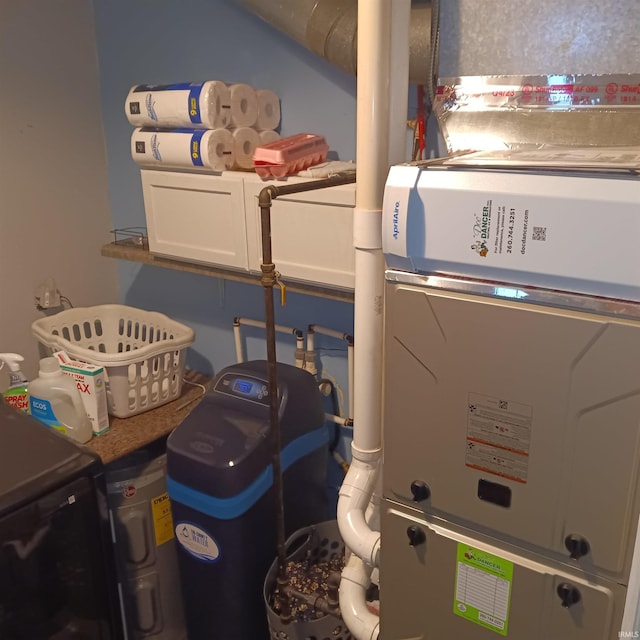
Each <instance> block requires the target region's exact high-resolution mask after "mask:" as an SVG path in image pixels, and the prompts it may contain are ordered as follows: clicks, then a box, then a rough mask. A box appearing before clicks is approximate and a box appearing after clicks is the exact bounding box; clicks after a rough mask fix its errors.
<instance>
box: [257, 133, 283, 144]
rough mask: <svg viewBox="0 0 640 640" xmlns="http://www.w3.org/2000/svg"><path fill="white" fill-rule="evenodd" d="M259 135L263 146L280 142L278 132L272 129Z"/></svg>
mask: <svg viewBox="0 0 640 640" xmlns="http://www.w3.org/2000/svg"><path fill="white" fill-rule="evenodd" d="M258 135H259V136H260V144H261V145H263V144H269V143H270V142H275V141H276V140H280V134H279V133H278V132H277V131H271V130H270V129H267V130H266V131H259V132H258Z"/></svg>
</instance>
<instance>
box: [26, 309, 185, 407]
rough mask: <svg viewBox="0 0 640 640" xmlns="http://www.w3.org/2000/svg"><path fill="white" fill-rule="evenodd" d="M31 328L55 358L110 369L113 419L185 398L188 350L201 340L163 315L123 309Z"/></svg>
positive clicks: (53, 319)
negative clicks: (60, 353) (64, 354)
mask: <svg viewBox="0 0 640 640" xmlns="http://www.w3.org/2000/svg"><path fill="white" fill-rule="evenodd" d="M31 328H32V331H33V334H34V335H35V337H36V338H37V339H38V341H39V342H41V343H42V344H43V345H44V346H45V347H47V348H48V349H49V350H50V351H51V353H53V352H55V351H66V352H67V353H68V354H69V355H70V356H71V357H73V358H75V359H76V360H82V361H84V362H90V363H92V364H96V365H101V366H103V367H104V369H105V374H106V378H107V403H108V407H109V413H110V414H111V415H112V416H115V417H117V418H128V417H130V416H133V415H136V414H138V413H142V412H143V411H148V410H149V409H154V408H155V407H159V406H161V405H163V404H166V403H167V402H171V401H172V400H175V399H176V398H177V397H178V396H179V395H180V393H181V391H182V380H183V376H184V369H185V360H186V350H187V348H188V347H189V346H190V345H191V344H193V341H194V339H195V334H194V331H193V329H191V328H190V327H187V326H186V325H184V324H181V323H179V322H176V321H175V320H172V319H171V318H169V317H167V316H166V315H164V314H162V313H157V312H154V311H143V310H142V309H136V308H135V307H128V306H125V305H120V304H105V305H98V306H95V307H77V308H72V309H66V310H64V311H61V312H60V313H57V314H56V315H53V316H48V317H46V318H40V319H39V320H36V321H35V322H34V323H33V324H32V325H31Z"/></svg>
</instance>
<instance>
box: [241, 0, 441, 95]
mask: <svg viewBox="0 0 640 640" xmlns="http://www.w3.org/2000/svg"><path fill="white" fill-rule="evenodd" d="M238 1H239V3H240V4H241V5H242V6H244V7H245V8H246V9H248V10H249V11H251V12H252V13H254V14H256V15H257V16H259V17H260V18H262V19H263V20H264V21H265V22H267V23H269V24H270V25H271V26H272V27H275V28H276V29H278V30H279V31H282V32H283V33H285V34H287V35H288V36H289V37H291V38H293V39H294V40H295V41H296V42H298V43H299V44H301V45H303V46H304V47H306V48H307V49H309V50H310V51H313V52H314V53H317V54H318V55H320V56H322V57H323V58H324V59H325V60H327V61H328V62H330V63H332V64H334V65H335V66H337V67H339V68H340V69H342V70H343V71H346V72H347V73H350V74H351V75H356V68H357V40H358V38H357V33H358V0H238ZM430 46H431V2H430V1H424V0H422V1H419V2H415V1H414V2H413V3H412V7H411V27H410V31H409V82H411V83H413V84H426V83H427V81H428V80H427V79H428V77H429V51H430Z"/></svg>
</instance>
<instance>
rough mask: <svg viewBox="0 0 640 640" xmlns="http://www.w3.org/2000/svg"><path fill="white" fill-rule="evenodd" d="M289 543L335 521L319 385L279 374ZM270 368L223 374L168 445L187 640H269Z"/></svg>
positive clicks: (255, 364)
mask: <svg viewBox="0 0 640 640" xmlns="http://www.w3.org/2000/svg"><path fill="white" fill-rule="evenodd" d="M277 385H278V396H279V398H280V406H279V421H280V429H281V445H282V452H281V460H282V465H281V466H282V470H283V494H284V511H285V527H286V533H287V535H289V534H291V533H293V532H294V531H296V530H297V529H300V528H302V527H305V526H308V525H310V524H315V523H317V522H321V521H323V520H326V519H327V497H326V496H327V494H326V469H327V461H328V442H329V431H328V426H327V424H326V423H325V418H324V410H323V406H322V398H321V395H320V392H319V390H318V385H317V381H316V379H315V378H314V377H313V376H312V375H311V374H310V373H308V372H307V371H304V370H302V369H299V368H296V367H292V366H290V365H285V364H280V363H278V365H277ZM271 434H272V430H271V427H270V420H269V395H268V376H267V363H266V361H252V362H245V363H242V364H237V365H233V366H230V367H227V368H226V369H223V370H222V371H221V372H220V373H219V374H218V375H217V376H216V378H215V379H214V381H213V383H212V387H211V390H210V391H209V392H208V393H207V395H206V396H205V398H204V399H203V401H202V402H201V403H200V404H199V405H198V406H197V407H196V408H195V409H194V410H193V412H192V413H191V414H190V415H189V416H188V417H187V418H186V419H185V420H184V422H182V424H180V425H179V426H178V427H177V428H176V429H175V430H174V431H173V433H172V434H171V435H170V436H169V439H168V441H167V473H168V479H167V488H168V492H169V497H170V498H171V509H172V512H173V519H174V525H175V535H176V541H177V543H178V563H179V568H180V577H181V587H182V596H183V600H184V609H185V617H186V623H187V630H188V637H189V640H262V639H265V640H266V639H267V638H269V631H268V624H267V616H266V611H265V610H264V602H263V599H262V587H263V583H264V579H265V576H266V574H267V571H268V570H269V566H270V564H271V563H272V562H273V559H274V558H275V557H276V554H277V549H276V543H277V541H276V515H275V514H276V507H275V503H274V493H275V492H274V491H273V489H272V485H273V471H272V468H271Z"/></svg>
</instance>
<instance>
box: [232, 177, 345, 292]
mask: <svg viewBox="0 0 640 640" xmlns="http://www.w3.org/2000/svg"><path fill="white" fill-rule="evenodd" d="M308 181H309V179H308V178H295V177H291V178H287V179H286V181H280V180H278V181H267V182H265V181H262V180H260V179H259V178H258V176H256V175H252V174H247V176H246V178H245V186H244V192H245V210H246V216H247V232H248V233H247V245H248V251H249V269H250V270H251V271H256V272H259V271H260V263H261V262H262V241H261V238H262V233H261V228H260V207H259V206H258V196H259V194H260V191H262V189H263V188H264V187H266V186H267V185H269V184H275V185H279V184H287V185H289V184H297V183H300V182H308ZM355 193H356V191H355V184H347V185H340V186H336V187H329V188H327V189H319V190H317V191H307V192H306V193H298V194H292V195H287V196H280V197H278V198H276V199H275V200H273V203H272V205H271V243H272V254H273V262H274V263H275V265H276V269H277V270H278V271H279V272H280V273H281V274H282V275H284V276H286V277H289V278H294V279H296V280H303V281H306V282H314V283H318V284H324V285H330V286H334V287H343V288H345V289H353V287H354V277H355V276H354V274H355V251H354V248H353V207H354V206H355V198H356V196H355Z"/></svg>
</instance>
